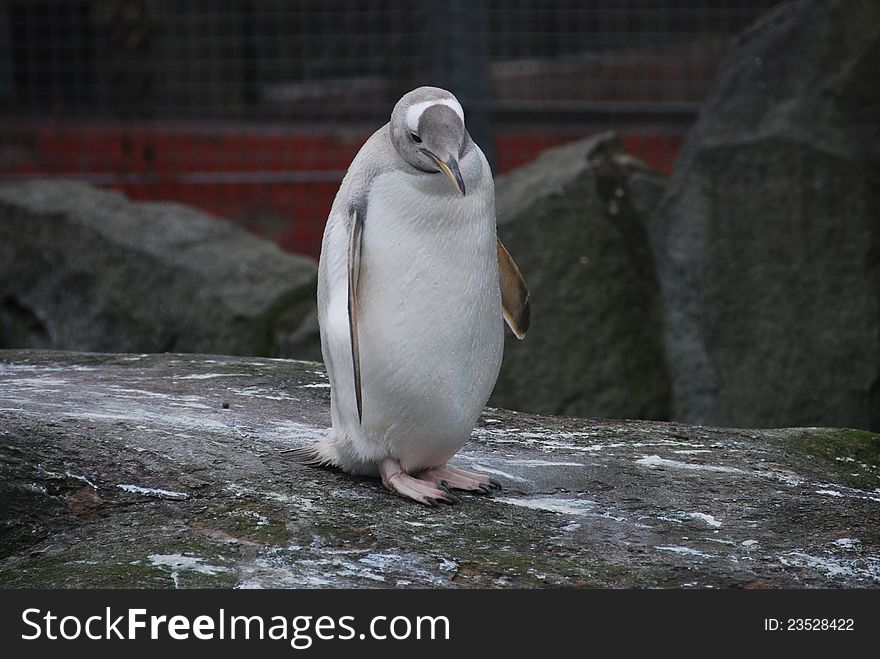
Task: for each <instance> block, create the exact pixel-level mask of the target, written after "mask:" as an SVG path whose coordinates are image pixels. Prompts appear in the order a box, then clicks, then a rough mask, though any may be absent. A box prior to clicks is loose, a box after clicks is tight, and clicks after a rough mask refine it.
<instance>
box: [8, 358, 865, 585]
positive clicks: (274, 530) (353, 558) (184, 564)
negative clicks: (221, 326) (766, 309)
mask: <svg viewBox="0 0 880 659" xmlns="http://www.w3.org/2000/svg"><path fill="white" fill-rule="evenodd" d="M328 394H329V389H328V385H327V381H326V378H325V376H324V372H323V369H322V368H321V367H320V366H319V365H317V364H313V363H308V362H292V361H281V360H267V359H254V358H236V357H208V356H200V355H174V354H169V355H101V354H84V353H61V352H33V351H5V352H0V584H2V585H3V586H6V587H17V586H29V587H33V586H48V587H75V586H113V587H121V586H135V587H163V588H170V587H194V586H220V587H311V586H320V587H336V586H355V587H387V586H396V587H416V586H421V587H435V586H436V587H479V586H482V587H503V586H511V587H542V586H611V587H730V586H734V587H776V586H789V587H791V586H794V587H799V586H810V587H838V586H840V587H843V586H856V587H875V586H877V585H880V469H878V462H880V438H878V436H877V435H873V434H870V433H864V432H857V431H845V430H829V429H792V430H772V431H766V430H722V429H712V428H703V427H691V426H685V425H679V424H668V423H656V422H643V421H595V420H584V419H565V418H552V417H537V416H531V415H526V414H516V413H512V412H506V411H502V410H496V409H491V408H490V409H487V410H486V412H485V414H484V415H483V417H482V419H481V420H480V424H479V427H478V428H477V429H476V430H475V432H474V434H473V437H472V440H471V441H470V442H469V443H468V445H467V446H466V447H465V448H464V450H463V451H462V452H461V453H460V454H459V455H458V456H457V458H456V460H455V462H456V464H459V465H461V466H464V467H467V468H473V469H478V470H482V471H484V472H487V473H490V474H492V475H493V476H495V477H496V478H498V479H499V480H500V481H501V482H502V483H503V484H504V490H503V492H502V493H501V494H499V495H497V496H495V497H494V498H481V497H475V496H463V497H462V501H461V503H459V504H458V505H456V506H453V507H451V508H439V509H429V508H424V507H421V506H418V505H416V504H413V503H411V502H408V501H405V500H402V499H399V498H395V497H393V496H391V495H390V494H389V493H387V492H385V491H384V490H383V489H382V487H381V485H380V484H379V482H378V481H377V480H373V479H363V478H353V477H349V476H346V475H344V474H340V473H337V472H335V471H330V470H315V469H309V468H305V467H301V466H298V465H295V464H292V463H291V461H290V459H289V458H288V457H287V454H285V452H284V450H285V449H287V448H290V447H294V446H298V445H301V444H302V443H305V442H308V441H312V440H314V439H315V438H316V437H319V436H321V434H322V433H323V432H325V429H326V428H327V426H328V424H329V410H328V405H329V403H328V398H329V396H328Z"/></svg>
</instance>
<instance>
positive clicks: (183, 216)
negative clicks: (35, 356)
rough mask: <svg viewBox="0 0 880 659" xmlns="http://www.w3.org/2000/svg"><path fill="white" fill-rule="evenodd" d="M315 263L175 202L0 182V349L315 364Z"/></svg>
mask: <svg viewBox="0 0 880 659" xmlns="http://www.w3.org/2000/svg"><path fill="white" fill-rule="evenodd" d="M316 272H317V270H316V266H315V263H314V261H313V260H311V259H309V258H306V257H302V256H294V255H291V254H287V253H285V252H283V251H282V250H281V249H280V248H278V247H277V246H276V245H275V244H274V243H271V242H268V241H265V240H261V239H259V238H256V237H254V236H251V235H250V234H248V233H246V232H245V231H244V230H242V229H239V228H237V227H235V226H233V225H231V224H229V223H227V222H224V221H220V220H218V219H217V218H214V217H211V216H209V215H207V214H205V213H202V212H200V211H197V210H195V209H192V208H189V207H186V206H182V205H180V204H172V203H132V202H130V201H128V200H127V199H126V198H125V197H124V196H123V195H121V194H119V193H116V192H107V191H103V190H99V189H98V188H95V187H92V186H90V185H88V184H85V183H75V182H70V181H34V182H28V183H21V184H16V185H7V186H4V187H2V188H0V348H11V347H16V348H22V347H33V348H57V349H64V350H87V351H105V352H201V353H220V354H234V355H265V356H271V355H280V354H285V355H290V356H296V357H301V358H307V359H320V344H319V341H318V337H317V331H316V328H315V327H314V325H315V323H314V322H313V321H312V320H310V318H311V315H313V308H314V305H315V299H314V291H315V279H316Z"/></svg>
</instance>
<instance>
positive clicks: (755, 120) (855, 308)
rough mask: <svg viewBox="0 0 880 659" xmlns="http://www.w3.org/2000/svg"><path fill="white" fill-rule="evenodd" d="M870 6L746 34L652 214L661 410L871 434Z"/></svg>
mask: <svg viewBox="0 0 880 659" xmlns="http://www.w3.org/2000/svg"><path fill="white" fill-rule="evenodd" d="M878 79H880V3H877V2H871V1H852V2H850V1H847V0H844V1H839V0H835V1H829V2H826V1H824V0H801V1H798V2H787V3H782V4H781V5H780V6H779V7H778V8H777V9H775V10H773V11H772V12H770V13H769V14H767V15H766V16H764V17H763V18H761V19H760V20H759V21H758V22H757V23H756V24H755V25H754V26H753V27H752V28H751V29H750V30H748V31H747V32H746V33H745V34H743V35H742V36H741V37H740V39H739V40H738V42H737V45H736V47H735V48H734V49H733V51H732V52H731V54H730V56H729V57H728V58H727V60H726V61H725V63H724V64H723V66H722V67H721V71H720V73H719V78H718V81H717V83H716V85H715V88H714V90H713V92H712V93H711V94H710V96H709V98H708V99H707V101H706V104H705V106H704V108H703V110H702V112H701V114H700V119H699V121H698V123H697V125H696V126H695V127H694V129H693V131H692V132H691V133H690V134H689V136H688V139H687V142H686V143H685V146H684V148H683V150H682V153H681V155H680V157H679V160H678V162H677V164H676V170H675V173H674V175H673V177H672V180H671V182H670V187H669V191H668V193H667V195H666V197H665V199H664V200H663V202H662V204H661V209H660V211H659V212H658V215H657V217H656V219H655V221H654V222H652V225H651V226H652V227H653V229H654V230H653V232H652V233H653V238H654V242H655V245H656V254H657V263H658V266H659V267H658V271H659V273H660V282H661V285H662V289H663V293H664V300H665V304H666V335H667V349H668V355H669V360H670V366H671V369H672V375H673V385H674V398H675V413H674V416H673V418H676V419H680V420H684V421H688V422H691V423H707V424H713V425H733V424H735V425H743V426H771V427H775V426H786V425H834V426H842V425H846V426H853V427H858V428H870V429H874V430H877V429H880V297H878V291H880V268H878V263H880V261H878V251H877V246H878V240H880V223H878V217H880V112H878V111H877V108H878V107H880V85H878V84H877V80H878Z"/></svg>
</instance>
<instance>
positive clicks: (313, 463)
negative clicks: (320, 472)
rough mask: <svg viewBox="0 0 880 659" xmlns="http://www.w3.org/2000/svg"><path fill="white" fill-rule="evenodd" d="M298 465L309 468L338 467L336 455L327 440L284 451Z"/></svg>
mask: <svg viewBox="0 0 880 659" xmlns="http://www.w3.org/2000/svg"><path fill="white" fill-rule="evenodd" d="M284 452H285V453H287V454H288V455H290V456H291V457H292V458H293V461H294V462H296V463H297V464H301V465H304V466H307V467H336V466H337V461H336V454H335V451H333V448H332V447H331V446H330V445H329V442H328V441H327V440H326V439H323V440H321V441H319V442H315V443H314V444H309V445H308V446H297V447H296V448H291V449H287V450H286V451H284Z"/></svg>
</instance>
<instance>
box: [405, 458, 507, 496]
mask: <svg viewBox="0 0 880 659" xmlns="http://www.w3.org/2000/svg"><path fill="white" fill-rule="evenodd" d="M419 480H422V481H424V482H426V483H430V484H432V485H434V486H435V487H439V488H441V489H445V490H446V491H449V489H450V488H451V489H454V490H467V491H468V492H474V493H476V494H489V493H491V492H492V490H500V489H501V483H499V482H498V481H496V480H495V479H494V478H489V477H488V476H486V475H485V474H477V473H475V472H473V471H465V470H464V469H459V468H457V467H450V466H449V465H446V466H445V467H432V468H431V469H425V471H423V472H422V473H420V474H419Z"/></svg>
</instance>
